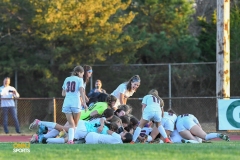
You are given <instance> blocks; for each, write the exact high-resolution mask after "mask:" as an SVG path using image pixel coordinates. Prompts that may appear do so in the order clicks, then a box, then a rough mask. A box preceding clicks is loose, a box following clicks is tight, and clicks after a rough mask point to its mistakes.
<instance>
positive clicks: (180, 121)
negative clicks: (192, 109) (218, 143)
mask: <svg viewBox="0 0 240 160" xmlns="http://www.w3.org/2000/svg"><path fill="white" fill-rule="evenodd" d="M176 127H177V131H178V132H179V134H180V135H181V136H182V137H183V138H184V139H187V140H195V141H198V139H197V138H196V137H195V136H197V137H199V138H202V139H203V140H206V141H208V140H210V139H214V138H221V139H223V140H225V141H230V138H229V137H228V136H227V135H224V134H222V133H209V134H207V133H206V132H205V131H203V129H202V127H201V125H200V123H199V121H198V119H197V118H196V117H195V116H194V115H192V114H182V115H179V116H178V117H177V122H176ZM193 135H195V136H193Z"/></svg>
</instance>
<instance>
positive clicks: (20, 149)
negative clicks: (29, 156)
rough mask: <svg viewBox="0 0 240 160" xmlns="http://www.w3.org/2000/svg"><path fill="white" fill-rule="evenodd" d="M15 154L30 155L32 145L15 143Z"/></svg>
mask: <svg viewBox="0 0 240 160" xmlns="http://www.w3.org/2000/svg"><path fill="white" fill-rule="evenodd" d="M13 152H14V153H30V143H29V142H28V143H13Z"/></svg>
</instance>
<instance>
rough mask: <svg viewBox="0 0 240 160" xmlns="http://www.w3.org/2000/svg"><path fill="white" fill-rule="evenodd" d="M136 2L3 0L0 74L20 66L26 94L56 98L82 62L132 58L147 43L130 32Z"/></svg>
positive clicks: (20, 75) (21, 87) (22, 90)
mask: <svg viewBox="0 0 240 160" xmlns="http://www.w3.org/2000/svg"><path fill="white" fill-rule="evenodd" d="M130 2H131V1H130V0H126V1H121V0H114V1H112V0H98V1H95V0H88V1H85V0H79V1H68V0H58V1H48V0H46V1H39V0H30V1H28V0H22V1H18V0H4V1H1V2H0V7H1V8H0V13H1V15H0V16H1V19H0V35H1V39H0V50H1V53H2V54H1V57H0V66H1V68H0V76H6V75H8V76H13V73H14V71H15V70H18V71H19V72H18V73H19V75H18V76H19V82H20V84H19V86H20V87H19V90H20V91H21V92H23V94H22V96H25V94H26V95H27V96H28V97H29V96H54V95H55V96H56V95H60V91H59V90H61V85H62V81H63V79H64V78H65V77H66V76H68V75H66V74H63V73H64V72H65V71H69V72H70V71H71V70H72V68H73V67H74V66H75V65H77V64H93V63H94V62H96V61H106V60H107V59H108V57H110V56H112V55H114V54H118V55H119V56H118V58H117V59H116V60H115V61H114V59H113V62H114V63H116V62H121V63H127V62H129V61H130V59H131V58H132V57H134V54H135V52H136V50H137V49H138V48H140V47H141V46H142V45H143V44H144V41H141V40H137V39H134V38H132V37H131V35H129V33H128V32H124V28H125V26H126V25H128V24H129V23H130V22H131V21H132V20H133V18H134V17H135V14H134V13H133V12H128V11H124V10H126V8H127V7H128V6H129V4H130ZM26 75H27V76H26ZM24 84H28V85H27V86H26V85H24ZM39 86H41V88H40V87H39ZM32 88H35V89H34V90H33V89H32ZM30 90H31V91H30Z"/></svg>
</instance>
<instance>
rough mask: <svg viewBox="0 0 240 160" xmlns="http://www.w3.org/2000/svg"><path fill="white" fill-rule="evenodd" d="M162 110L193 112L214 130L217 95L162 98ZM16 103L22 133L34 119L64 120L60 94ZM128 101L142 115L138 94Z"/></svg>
mask: <svg viewBox="0 0 240 160" xmlns="http://www.w3.org/2000/svg"><path fill="white" fill-rule="evenodd" d="M163 100H164V103H165V108H164V109H165V110H167V109H169V103H172V107H171V108H172V109H173V110H174V111H175V112H176V113H177V114H183V113H191V114H194V115H195V116H196V117H197V118H198V119H199V121H200V122H201V123H204V124H206V125H210V127H208V128H207V130H211V131H212V130H216V98H215V97H205V98H202V97H189V98H186V97H179V98H171V99H169V98H163ZM15 102H16V104H17V115H18V120H19V123H20V128H21V131H22V133H24V134H29V133H31V132H30V131H29V130H28V126H29V124H30V123H31V122H33V120H34V119H36V118H37V119H40V120H44V121H55V122H57V123H59V124H62V125H63V124H65V123H66V117H65V114H63V113H62V103H63V98H19V99H16V100H15ZM128 104H129V105H131V106H132V108H133V110H132V115H134V116H136V117H137V118H139V119H140V118H141V98H130V99H129V100H128ZM0 116H1V118H0V127H1V128H0V133H4V131H3V120H2V116H3V115H2V109H1V108H0ZM8 126H9V128H10V129H9V130H10V133H15V128H14V121H13V119H12V116H11V115H9V119H8Z"/></svg>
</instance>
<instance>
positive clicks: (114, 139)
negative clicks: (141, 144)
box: [85, 123, 132, 144]
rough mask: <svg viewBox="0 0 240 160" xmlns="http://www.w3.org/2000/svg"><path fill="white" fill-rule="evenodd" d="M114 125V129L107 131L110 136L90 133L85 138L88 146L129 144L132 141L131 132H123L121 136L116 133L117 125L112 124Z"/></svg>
mask: <svg viewBox="0 0 240 160" xmlns="http://www.w3.org/2000/svg"><path fill="white" fill-rule="evenodd" d="M112 125H116V126H115V127H114V129H112V128H110V130H108V131H107V133H108V134H99V133H96V132H90V133H88V134H87V136H86V137H85V141H86V144H122V143H129V142H131V141H132V134H131V133H129V132H126V131H124V132H122V133H120V134H117V133H116V127H118V126H117V124H116V123H112Z"/></svg>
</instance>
